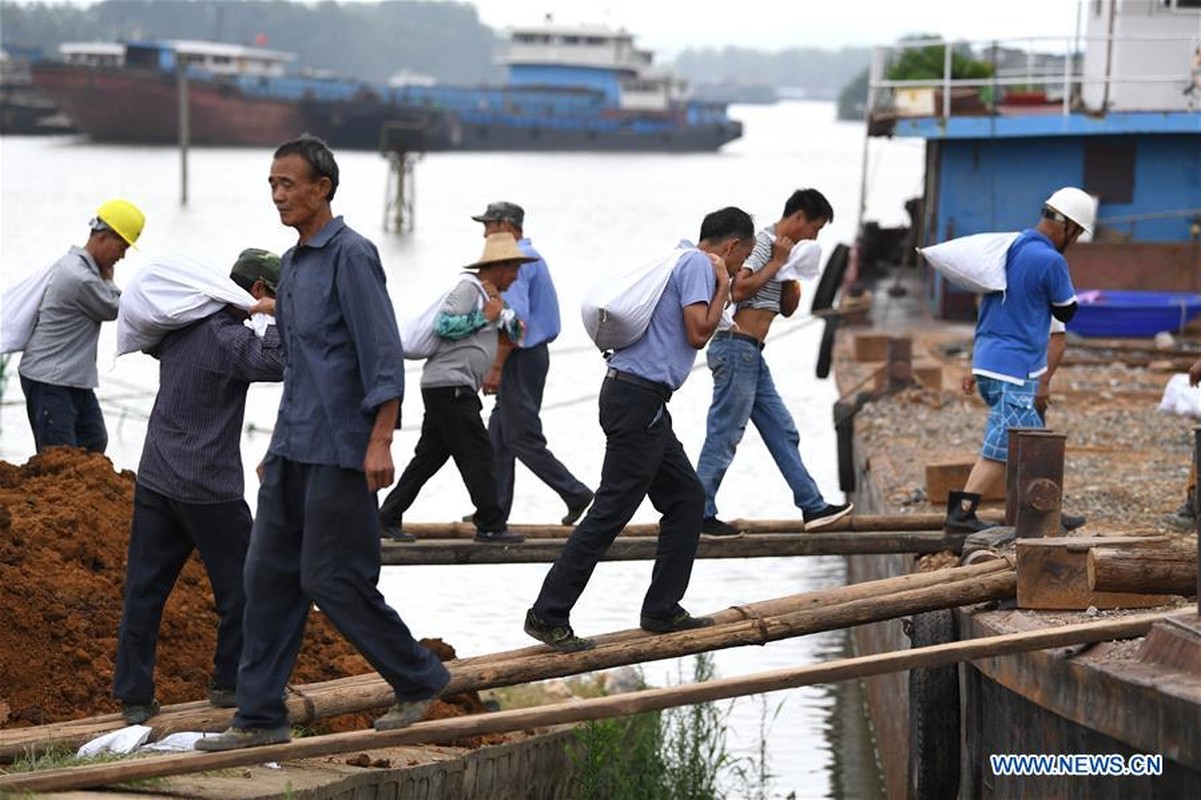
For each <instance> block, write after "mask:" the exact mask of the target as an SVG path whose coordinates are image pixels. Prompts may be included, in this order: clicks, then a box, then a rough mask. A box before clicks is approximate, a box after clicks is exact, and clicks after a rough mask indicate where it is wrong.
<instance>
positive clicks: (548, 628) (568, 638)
mask: <svg viewBox="0 0 1201 800" xmlns="http://www.w3.org/2000/svg"><path fill="white" fill-rule="evenodd" d="M524 630H525V632H526V633H528V634H529V635H530V636H533V637H534V638H535V639H537V640H538V641H540V642H542V643H543V644H548V645H550V646H551V647H553V648H554V649H556V650H559V651H561V652H564V653H578V652H580V651H581V650H591V649H592V648H593V647H595V646H596V645H595V643H594V642H593V641H592V640H591V639H581V638H580V637H579V636H576V635H575V631H573V630H572V629H571V626H570V625H551V624H550V623H549V622H543V621H542V620H540V619H538V616H537V615H536V614H535V613H534V609H532V608H531V609H530V610H529V611H527V612H525V626H524Z"/></svg>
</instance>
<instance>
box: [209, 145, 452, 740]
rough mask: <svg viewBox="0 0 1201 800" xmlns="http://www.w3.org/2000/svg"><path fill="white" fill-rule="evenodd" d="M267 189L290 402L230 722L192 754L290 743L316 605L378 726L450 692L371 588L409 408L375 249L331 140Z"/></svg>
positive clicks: (284, 403)
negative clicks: (295, 670) (364, 668)
mask: <svg viewBox="0 0 1201 800" xmlns="http://www.w3.org/2000/svg"><path fill="white" fill-rule="evenodd" d="M268 182H269V183H270V185H271V199H272V201H273V202H274V203H275V207H276V210H277V211H278V212H279V218H280V221H281V222H282V223H283V224H284V225H286V226H288V227H290V228H294V229H295V230H296V232H297V234H298V236H299V241H297V243H296V245H295V246H294V247H292V248H291V249H290V250H288V251H287V252H286V253H284V257H283V273H282V277H281V279H280V284H279V295H278V298H277V306H276V320H277V323H278V325H279V330H280V337H281V338H282V340H283V343H284V350H285V353H286V362H285V366H284V392H283V398H282V399H281V401H280V406H279V416H278V418H277V419H276V423H275V433H274V435H273V436H272V438H271V447H270V448H269V450H268V452H267V458H266V460H265V461H264V462H263V469H262V472H263V477H262V486H261V487H260V488H259V501H258V515H257V516H256V518H255V520H254V531H253V533H252V534H251V538H250V551H249V552H248V553H247V556H246V572H245V579H244V585H245V589H246V614H245V617H244V618H243V634H244V637H245V644H244V645H243V649H242V661H241V663H240V664H239V666H238V687H237V701H238V713H237V714H236V715H235V716H234V719H233V722H232V724H231V726H230V727H229V728H228V729H227V730H226V731H225V732H224V733H222V734H221V735H219V736H216V737H208V738H204V739H201V740H199V741H198V742H197V743H196V749H197V750H232V749H236V748H239V747H254V746H259V745H268V744H278V743H282V742H287V741H290V740H291V730H290V728H289V725H288V709H287V706H286V705H285V704H284V689H285V688H286V687H287V684H288V678H289V676H290V675H291V674H292V667H293V666H294V665H295V663H296V656H297V654H298V653H299V651H300V645H301V640H302V637H303V635H304V623H305V619H306V617H307V616H308V613H309V609H310V608H311V607H312V605H313V604H314V603H316V604H317V605H318V606H319V607H320V608H321V611H322V613H324V614H325V616H326V618H328V619H329V621H330V622H332V623H333V624H334V627H336V628H337V629H338V630H339V631H340V632H341V633H342V635H343V636H345V637H346V638H347V640H349V641H350V643H351V644H352V645H354V646H355V648H357V649H358V650H359V652H360V653H362V654H363V655H364V656H365V657H366V659H367V660H368V661H369V662H370V663H371V666H373V667H374V668H375V669H376V671H377V672H379V674H380V677H382V678H383V679H384V680H386V681H387V682H388V683H389V684H390V685H391V687H392V689H393V691H394V692H395V696H396V703H395V705H393V707H392V709H391V710H389V712H388V713H387V714H385V715H384V716H382V717H380V718H379V719H377V720H376V722H375V725H376V728H378V729H380V730H388V729H392V728H400V727H404V726H406V725H409V724H411V723H413V722H416V721H417V720H419V719H421V717H422V716H423V715H424V713H425V709H426V708H427V707H428V706H429V703H430V701H431V700H433V698H434V697H436V696H437V695H438V694H439V693H441V691H442V689H443V688H444V687H445V686H446V684H447V682H448V681H449V680H450V673H448V672H447V671H446V668H445V667H444V666H442V664H441V662H440V661H439V660H438V658H437V657H436V656H435V655H434V654H433V653H431V652H430V651H429V650H428V649H426V648H425V647H422V646H421V645H420V644H419V643H418V642H417V641H416V640H415V639H414V638H413V635H412V633H410V632H409V629H408V627H407V626H406V625H405V624H404V622H403V621H402V620H401V619H400V617H399V616H398V615H397V613H396V612H395V611H394V610H393V609H392V608H391V607H389V606H388V604H387V603H385V602H384V598H383V595H381V594H380V591H379V589H378V588H377V587H376V584H377V583H378V581H379V570H380V566H379V555H380V549H379V548H380V544H379V517H378V511H377V504H376V498H375V493H376V491H377V490H379V489H380V488H382V487H384V486H387V485H389V484H390V483H392V480H393V477H394V471H393V466H392V453H391V445H392V432H393V431H394V430H395V429H396V426H397V425H398V423H399V421H400V401H401V397H402V395H403V394H404V356H403V353H402V351H401V345H400V333H399V332H398V331H397V328H396V317H395V314H394V312H393V310H392V302H391V300H390V299H389V298H388V291H387V288H386V287H385V285H384V270H383V267H382V265H381V264H380V259H379V251H377V250H376V248H375V245H373V244H372V243H371V242H369V241H368V240H367V239H365V238H363V237H362V236H360V235H359V234H357V233H355V232H354V231H353V230H351V229H350V228H349V227H347V225H346V223H344V222H343V221H342V218H341V217H335V216H334V215H333V211H332V210H331V209H330V202H331V201H332V200H333V198H334V193H335V192H336V191H337V189H338V164H337V162H336V161H335V160H334V155H333V153H332V152H330V150H329V148H328V147H327V146H326V145H325V142H323V141H321V140H320V139H317V138H315V137H312V136H307V135H306V136H302V137H300V138H299V139H294V140H292V141H289V142H285V143H284V144H282V145H280V146H279V148H277V149H276V151H275V157H274V160H273V161H272V162H271V173H270V177H269V178H268Z"/></svg>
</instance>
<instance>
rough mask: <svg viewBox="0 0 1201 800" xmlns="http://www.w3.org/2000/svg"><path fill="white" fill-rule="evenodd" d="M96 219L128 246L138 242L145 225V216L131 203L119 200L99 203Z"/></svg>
mask: <svg viewBox="0 0 1201 800" xmlns="http://www.w3.org/2000/svg"><path fill="white" fill-rule="evenodd" d="M96 219H98V220H100V221H101V222H103V223H104V224H105V225H107V226H108V227H110V228H112V229H113V231H114V232H115V233H116V234H117V235H118V236H120V237H121V238H122V239H124V240H125V243H126V244H130V245H132V244H133V243H134V242H136V241H137V240H138V237H139V236H141V235H142V228H143V227H144V226H145V225H146V215H145V214H143V213H142V212H141V210H139V209H138V207H137V206H135V205H134V204H133V203H131V202H129V201H128V200H121V199H114V200H106V201H104V202H103V203H101V204H100V208H98V209H96Z"/></svg>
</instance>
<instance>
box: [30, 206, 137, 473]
mask: <svg viewBox="0 0 1201 800" xmlns="http://www.w3.org/2000/svg"><path fill="white" fill-rule="evenodd" d="M145 224H146V217H145V216H144V215H143V214H142V212H141V211H140V210H139V209H138V207H137V206H135V205H134V204H133V203H131V202H129V201H128V200H119V199H118V200H109V201H107V202H105V203H104V204H102V205H101V206H100V208H99V209H97V210H96V216H95V217H93V218H92V222H91V233H90V234H89V235H88V241H87V244H85V245H84V246H83V247H72V248H71V250H70V251H69V252H68V253H67V254H66V255H65V256H63V257H62V258H60V259H59V260H58V261H57V262H56V263H55V264H54V266H52V267H51V268H50V269H51V271H52V274H51V276H50V279H49V283H48V284H47V286H46V292H45V294H44V295H42V302H41V305H40V306H39V307H38V318H37V323H36V325H35V326H34V328H33V334H32V335H31V336H30V337H29V341H28V342H27V343H26V344H25V348H24V351H23V354H22V356H21V364H20V367H19V369H18V372H19V373H20V375H21V391H22V392H23V393H24V394H25V408H26V410H27V411H28V413H29V424H30V426H31V427H32V428H33V441H34V445H35V446H36V448H37V451H38V452H39V453H40V452H42V450H44V449H45V448H47V447H50V446H52V445H70V446H72V447H84V448H86V449H88V450H90V451H93V452H96V453H103V452H104V449H105V448H106V447H107V446H108V431H107V430H106V429H105V427H104V415H103V414H101V412H100V403H99V402H97V400H96V392H95V389H96V386H97V385H99V376H98V374H97V371H96V342H97V340H98V339H99V338H100V323H102V322H111V321H112V320H114V319H116V318H117V307H118V305H119V303H120V301H121V290H120V289H118V288H117V285H116V284H115V283H113V268H114V267H115V265H116V263H117V262H118V261H120V260H121V259H122V258H124V257H125V251H126V250H128V249H129V247H130V246H132V245H133V243H134V242H136V241H137V240H138V237H139V236H141V235H142V228H143V226H144V225H145Z"/></svg>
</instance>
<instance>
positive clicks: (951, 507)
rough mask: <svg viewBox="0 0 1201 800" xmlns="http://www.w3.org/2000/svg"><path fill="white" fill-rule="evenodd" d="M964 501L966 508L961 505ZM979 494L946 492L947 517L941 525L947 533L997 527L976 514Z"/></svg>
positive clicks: (969, 531)
mask: <svg viewBox="0 0 1201 800" xmlns="http://www.w3.org/2000/svg"><path fill="white" fill-rule="evenodd" d="M964 502H966V503H967V508H964V507H963V504H964ZM979 505H980V495H978V494H976V493H975V492H948V493H947V518H946V520H945V521H944V522H943V524H942V527H943V529H944V530H946V531H947V532H948V533H975V532H976V531H983V530H988V529H989V528H995V527H997V523H995V522H985V521H984V520H982V519H979V518H978V517H977V516H976V507H977V506H979Z"/></svg>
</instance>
